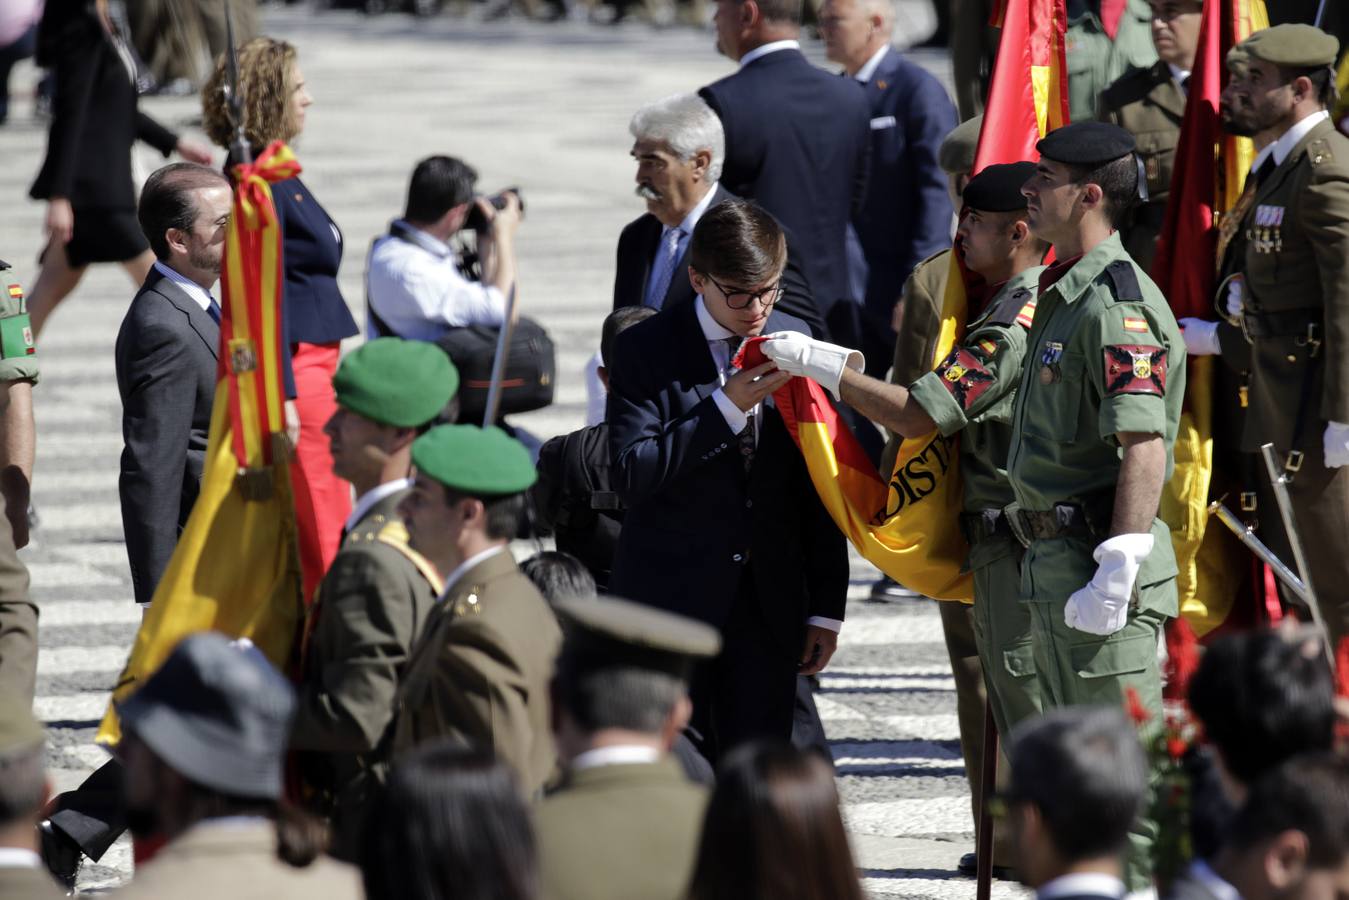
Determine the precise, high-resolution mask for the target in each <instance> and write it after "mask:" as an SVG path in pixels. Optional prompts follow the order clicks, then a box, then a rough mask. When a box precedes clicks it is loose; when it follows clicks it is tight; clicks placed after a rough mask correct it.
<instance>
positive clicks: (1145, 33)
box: [1063, 0, 1157, 122]
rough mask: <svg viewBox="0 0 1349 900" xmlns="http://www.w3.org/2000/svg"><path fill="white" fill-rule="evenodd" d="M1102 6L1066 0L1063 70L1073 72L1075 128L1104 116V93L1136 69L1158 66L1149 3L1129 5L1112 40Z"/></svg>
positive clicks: (1097, 1) (1130, 1)
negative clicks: (1101, 104)
mask: <svg viewBox="0 0 1349 900" xmlns="http://www.w3.org/2000/svg"><path fill="white" fill-rule="evenodd" d="M1101 6H1102V3H1101V0H1067V10H1068V28H1067V31H1066V33H1065V34H1064V39H1063V40H1064V54H1063V55H1064V64H1065V66H1066V67H1067V69H1068V107H1069V116H1070V119H1071V121H1073V122H1085V121H1087V120H1088V119H1095V118H1098V116H1099V110H1100V101H1101V92H1102V91H1104V90H1105V89H1106V87H1107V86H1109V85H1110V84H1111V83H1112V82H1114V81H1115V80H1116V79H1118V78H1119V77H1120V76H1121V75H1123V74H1124V73H1125V72H1127V71H1129V69H1131V68H1144V69H1145V68H1147V67H1148V66H1151V65H1152V64H1153V63H1154V62H1156V61H1157V51H1156V50H1154V49H1153V47H1152V37H1151V36H1150V34H1149V30H1150V29H1149V21H1150V20H1151V18H1152V12H1151V10H1150V9H1149V7H1148V2H1147V0H1127V3H1126V5H1125V7H1124V10H1123V12H1122V13H1121V14H1120V16H1119V19H1118V21H1117V22H1115V23H1114V25H1115V32H1114V35H1113V36H1112V35H1111V34H1110V32H1109V31H1107V25H1108V24H1109V23H1107V22H1106V21H1104V19H1103V17H1102V14H1101Z"/></svg>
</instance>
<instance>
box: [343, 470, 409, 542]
mask: <svg viewBox="0 0 1349 900" xmlns="http://www.w3.org/2000/svg"><path fill="white" fill-rule="evenodd" d="M409 487H412V479H411V478H395V479H394V480H393V481H386V482H384V483H383V484H380V485H376V486H375V487H372V488H371V489H370V490H368V491H366V492H365V493H364V494H362V495H361V496H360V498H359V499H357V501H356V505H355V506H353V507H352V508H351V515H349V516H347V524H346V525H344V526H342V527H343V528H344V529H346V530H347V531H350V530H351V529H353V528H355V527H356V523H357V522H359V521H361V519H363V518H365V514H366V513H368V512H370V509H371V507H373V506H374V505H375V504H376V503H378V502H379V501H381V500H383V499H384V498H385V497H388V496H390V495H391V494H396V493H398V492H399V491H401V490H403V489H404V488H409Z"/></svg>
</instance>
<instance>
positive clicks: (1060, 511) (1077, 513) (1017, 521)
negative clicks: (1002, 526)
mask: <svg viewBox="0 0 1349 900" xmlns="http://www.w3.org/2000/svg"><path fill="white" fill-rule="evenodd" d="M1004 514H1005V518H1006V521H1007V524H1008V525H1009V526H1010V528H1011V531H1012V535H1013V536H1014V537H1015V538H1016V539H1017V540H1018V541H1020V542H1021V545H1022V546H1023V547H1029V546H1030V545H1031V542H1032V541H1049V540H1053V539H1055V538H1069V537H1081V538H1094V539H1100V538H1103V537H1105V536H1106V535H1107V533H1108V529H1109V524H1110V517H1109V515H1106V516H1105V519H1104V521H1103V522H1102V521H1101V519H1100V518H1099V517H1097V516H1092V515H1089V514H1088V513H1087V512H1086V511H1085V510H1084V509H1083V507H1081V506H1079V505H1078V504H1076V503H1060V504H1057V505H1056V506H1055V507H1054V508H1053V509H1043V510H1041V509H1019V508H1010V507H1009V508H1008V509H1007V510H1005V511H1004Z"/></svg>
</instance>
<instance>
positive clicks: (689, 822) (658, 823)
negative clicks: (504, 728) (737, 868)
mask: <svg viewBox="0 0 1349 900" xmlns="http://www.w3.org/2000/svg"><path fill="white" fill-rule="evenodd" d="M706 807H707V790H706V788H704V787H702V786H700V785H696V784H693V783H692V782H690V781H689V780H688V779H687V778H686V777H685V776H684V773H683V771H682V770H681V769H680V768H679V765H678V764H677V763H676V762H675V761H674V760H673V759H669V758H667V759H664V760H661V761H660V762H655V763H635V764H619V765H605V766H597V767H595V768H590V769H581V770H579V771H575V772H569V773H568V774H567V775H566V777H565V779H564V780H563V782H562V784H561V785H560V786H559V787H558V788H557V789H556V790H555V791H553V792H552V793H550V794H549V795H548V796H547V797H545V798H544V800H543V802H542V803H541V804H540V805H539V807H538V810H537V811H536V813H535V818H534V823H535V834H536V835H537V838H538V846H539V869H540V872H541V874H542V878H543V896H544V898H545V900H633V898H641V900H683V898H684V897H686V896H687V894H688V884H689V879H690V878H691V877H692V875H693V865H694V861H695V858H696V856H697V852H698V839H699V835H700V834H701V833H702V825H703V813H704V811H705V809H706Z"/></svg>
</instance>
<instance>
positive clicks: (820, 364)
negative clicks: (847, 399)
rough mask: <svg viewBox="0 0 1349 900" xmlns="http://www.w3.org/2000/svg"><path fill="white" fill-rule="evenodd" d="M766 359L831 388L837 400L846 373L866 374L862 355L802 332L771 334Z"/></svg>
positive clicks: (784, 370) (793, 373) (767, 342)
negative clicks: (844, 372)
mask: <svg viewBox="0 0 1349 900" xmlns="http://www.w3.org/2000/svg"><path fill="white" fill-rule="evenodd" d="M762 346H763V352H764V356H767V357H768V358H769V359H771V360H772V361H773V362H775V363H777V364H778V368H779V369H780V370H782V371H783V372H786V373H787V374H789V375H804V376H805V377H806V378H813V379H814V380H815V381H817V382H819V384H820V386H821V387H824V388H827V389H828V391H829V393H831V394H833V395H834V399H835V400H838V399H840V397H839V395H838V382H839V379H840V378H842V377H843V370H844V369H845V368H846V369H853V370H854V371H857V372H860V371H862V366H863V365H865V364H866V361H865V359H864V358H863V356H862V354H861V353H859V352H858V351H856V350H849V349H848V348H847V347H840V346H839V345H838V344H831V343H829V342H827V341H819V340H816V339H815V338H813V337H810V336H809V335H804V334H802V333H801V332H799V331H776V332H774V333H773V334H770V335H768V340H766V341H764V342H763V344H762Z"/></svg>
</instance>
